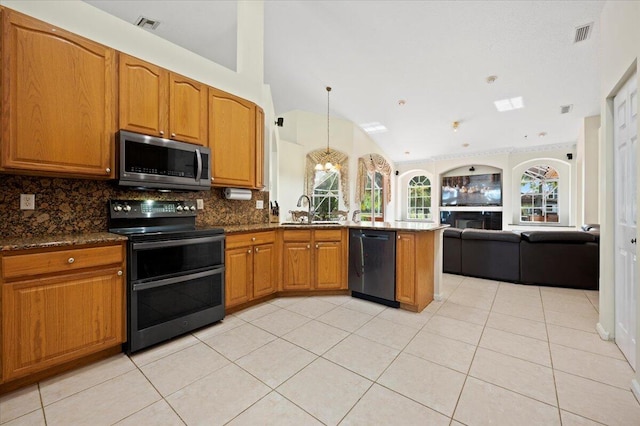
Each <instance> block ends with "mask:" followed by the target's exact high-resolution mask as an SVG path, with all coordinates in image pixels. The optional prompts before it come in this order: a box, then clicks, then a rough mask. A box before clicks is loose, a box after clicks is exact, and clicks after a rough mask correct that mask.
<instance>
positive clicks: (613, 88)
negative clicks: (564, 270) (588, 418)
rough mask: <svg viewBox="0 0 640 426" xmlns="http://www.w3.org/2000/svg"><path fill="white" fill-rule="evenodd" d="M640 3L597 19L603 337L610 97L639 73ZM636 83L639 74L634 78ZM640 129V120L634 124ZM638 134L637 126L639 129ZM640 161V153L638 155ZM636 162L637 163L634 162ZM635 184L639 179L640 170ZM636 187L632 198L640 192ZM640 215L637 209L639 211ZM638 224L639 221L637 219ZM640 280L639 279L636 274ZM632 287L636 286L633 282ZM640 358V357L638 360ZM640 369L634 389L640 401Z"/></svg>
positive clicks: (610, 197)
mask: <svg viewBox="0 0 640 426" xmlns="http://www.w3.org/2000/svg"><path fill="white" fill-rule="evenodd" d="M639 22H640V2H625V1H608V2H607V3H605V5H604V8H603V10H602V14H601V16H600V34H601V43H600V50H599V60H600V64H601V79H600V82H601V87H600V101H601V105H602V108H601V115H600V118H601V129H600V141H601V142H600V164H599V167H600V194H601V199H600V201H601V202H600V212H599V215H600V224H601V232H600V310H599V311H600V322H599V323H598V331H599V332H600V334H601V336H603V337H607V336H608V337H610V338H611V337H613V333H614V330H615V328H614V317H615V305H614V251H615V248H614V239H613V235H614V220H615V219H614V211H613V203H614V182H613V181H614V170H613V113H612V106H611V98H612V96H613V95H615V93H616V92H617V91H618V89H619V88H620V87H621V86H622V84H624V82H625V81H626V80H627V79H628V77H629V76H630V75H632V73H633V72H634V71H635V70H636V69H637V66H638V57H640V42H639V41H640V25H639V24H638V23H639ZM638 79H639V80H640V74H638ZM638 126H639V127H640V121H639V122H638ZM639 130H640V128H639ZM638 156H639V157H640V151H638ZM638 161H639V163H638V164H640V159H638ZM636 173H638V175H639V176H638V177H636V181H640V180H639V178H640V172H638V171H636ZM638 189H640V188H636V199H638V198H639V197H640V193H639V192H638ZM638 215H639V216H640V211H639V212H638ZM638 221H640V217H638ZM636 280H640V275H637V276H636ZM635 286H636V289H638V288H639V287H640V285H639V282H638V281H636V283H635ZM636 330H637V332H638V333H640V297H638V298H637V306H636ZM636 353H637V354H638V355H640V336H639V335H636ZM637 359H640V356H638V357H637ZM638 367H640V366H639V365H636V366H635V369H636V375H635V379H634V381H633V382H632V389H633V390H634V393H635V395H636V398H639V399H640V385H639V382H640V368H638Z"/></svg>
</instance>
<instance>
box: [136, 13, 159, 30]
mask: <svg viewBox="0 0 640 426" xmlns="http://www.w3.org/2000/svg"><path fill="white" fill-rule="evenodd" d="M135 25H136V26H138V27H140V28H144V29H145V30H155V29H156V28H158V25H160V21H156V20H155V19H149V18H145V17H144V16H140V17H139V18H138V19H137V20H136V22H135Z"/></svg>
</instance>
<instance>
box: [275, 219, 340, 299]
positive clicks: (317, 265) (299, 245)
mask: <svg viewBox="0 0 640 426" xmlns="http://www.w3.org/2000/svg"><path fill="white" fill-rule="evenodd" d="M346 241H347V230H346V229H316V230H313V231H311V230H285V231H283V256H282V257H283V284H282V287H283V290H312V289H314V290H342V289H346V288H347V269H346V264H347V263H346V259H347V255H348V254H347V243H346Z"/></svg>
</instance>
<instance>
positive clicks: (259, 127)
mask: <svg viewBox="0 0 640 426" xmlns="http://www.w3.org/2000/svg"><path fill="white" fill-rule="evenodd" d="M263 187H264V111H263V110H262V108H260V107H256V188H258V189H262V188H263Z"/></svg>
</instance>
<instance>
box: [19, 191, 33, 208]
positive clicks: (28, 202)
mask: <svg viewBox="0 0 640 426" xmlns="http://www.w3.org/2000/svg"><path fill="white" fill-rule="evenodd" d="M35 208H36V196H35V194H20V210H35Z"/></svg>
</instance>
